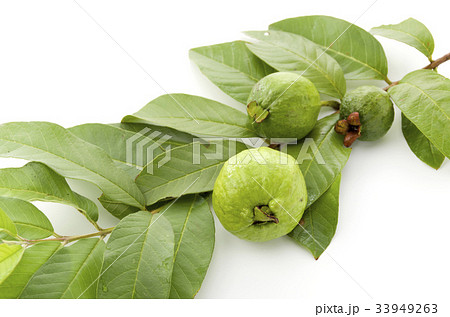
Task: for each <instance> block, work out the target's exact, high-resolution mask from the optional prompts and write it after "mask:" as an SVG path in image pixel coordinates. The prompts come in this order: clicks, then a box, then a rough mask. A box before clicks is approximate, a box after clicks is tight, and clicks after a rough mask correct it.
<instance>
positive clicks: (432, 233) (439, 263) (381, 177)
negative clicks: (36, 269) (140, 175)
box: [0, 0, 450, 316]
mask: <svg viewBox="0 0 450 317" xmlns="http://www.w3.org/2000/svg"><path fill="white" fill-rule="evenodd" d="M78 3H79V5H80V6H81V7H82V8H83V9H82V8H81V7H80V6H79V5H77V3H76V2H74V1H70V0H55V1H0V105H1V116H0V123H4V122H9V121H36V120H42V121H52V122H56V123H59V124H61V125H63V126H65V127H70V126H72V125H76V124H81V123H86V122H102V123H111V122H118V121H120V119H121V118H122V117H123V116H124V115H127V114H131V113H133V112H135V111H137V110H138V109H140V108H141V107H142V106H144V105H145V104H146V103H147V102H148V101H150V100H151V99H153V98H155V97H157V96H159V95H161V94H164V93H166V92H169V93H173V92H184V93H190V94H196V95H201V96H205V97H208V98H211V99H215V100H218V101H221V102H224V103H226V104H229V105H232V106H236V107H238V108H240V109H243V107H242V106H241V105H239V104H238V103H237V102H236V101H234V100H233V99H231V98H230V97H228V96H227V95H225V94H224V93H223V92H221V91H220V90H219V89H218V88H216V87H215V86H214V85H213V84H212V83H210V82H209V81H208V80H207V79H206V78H205V77H203V76H202V75H201V73H200V72H199V70H198V69H197V68H196V66H195V65H193V64H192V63H191V62H190V61H189V58H188V50H189V49H190V48H193V47H197V46H202V45H210V44H216V43H221V42H226V41H232V40H236V39H244V37H243V35H242V34H241V33H240V32H241V31H246V30H263V29H266V27H267V25H268V24H270V23H272V22H275V21H278V20H281V19H284V18H288V17H293V16H300V15H309V14H324V15H332V16H336V17H339V18H343V19H346V20H348V21H350V22H354V21H355V20H357V19H358V18H359V20H358V21H357V23H356V24H357V25H359V26H361V27H363V28H365V29H366V30H369V29H370V28H371V27H373V26H377V25H380V24H389V23H398V22H400V21H402V20H404V19H406V18H408V17H415V18H417V19H419V20H420V21H421V22H423V23H424V24H425V25H426V26H427V27H428V28H429V29H430V31H431V32H432V33H433V35H434V38H435V42H436V49H435V54H434V57H435V58H438V57H440V56H442V55H444V54H445V53H448V52H449V51H450V41H449V31H448V30H449V29H450V20H449V18H448V12H449V11H448V2H447V1H393V0H390V1H388V0H379V1H377V2H376V3H375V4H373V6H372V7H371V8H370V9H369V10H368V11H367V12H366V13H365V14H364V15H363V16H361V14H363V12H364V11H366V10H367V9H368V8H369V6H370V5H371V4H372V3H373V0H369V1H367V0H364V1H320V0H314V1H281V0H277V1H261V0H258V1H242V0H239V1H235V0H228V1H220V2H219V1H193V0H191V1H124V0H123V1H111V0H108V1H107V0H105V1H97V0H95V1H87V0H80V1H79V2H78ZM446 7H447V8H446ZM89 15H90V16H91V17H92V18H91V17H90V16H89ZM93 19H94V20H95V21H96V22H94V21H93ZM97 23H98V24H97ZM102 28H103V29H104V30H102ZM105 31H106V32H105ZM108 34H109V35H108ZM380 41H381V42H382V44H383V45H384V48H385V51H386V55H387V57H388V60H389V78H391V80H398V79H400V78H401V77H402V76H403V75H404V74H406V73H407V72H409V71H412V70H414V69H417V68H420V67H423V66H425V65H426V64H427V59H426V58H425V57H424V56H423V55H421V53H419V52H417V51H416V50H415V49H413V48H411V47H409V46H406V45H404V44H399V43H396V42H394V41H392V40H387V39H383V38H380ZM440 72H441V73H442V74H444V75H447V76H450V62H449V63H448V64H445V65H443V66H442V67H440ZM156 82H157V83H156ZM359 84H361V82H353V83H351V84H350V88H351V87H355V86H357V85H359ZM375 84H376V85H379V86H380V87H383V86H385V84H383V83H381V82H375ZM161 87H162V88H161ZM22 164H23V162H21V161H18V160H6V159H2V160H0V167H9V166H21V165H22ZM71 184H73V186H74V188H75V189H76V190H78V191H80V193H82V194H85V195H88V196H89V197H91V198H94V199H95V198H96V197H97V196H98V195H99V191H98V190H97V189H95V188H94V187H93V186H92V185H87V184H84V183H81V182H71ZM449 196H450V164H449V163H448V161H447V162H445V163H444V165H443V166H442V168H441V169H440V170H439V171H435V170H433V169H432V168H430V167H428V166H426V165H425V164H423V163H422V162H421V161H420V160H418V159H417V158H416V157H415V156H414V155H413V154H412V152H411V151H410V150H409V148H408V146H407V144H406V142H405V140H404V139H403V137H402V133H401V127H400V116H399V113H398V112H397V116H396V119H395V122H394V125H393V127H392V129H391V130H390V132H389V134H388V135H387V136H386V137H384V138H383V139H381V140H379V141H377V142H370V143H369V142H356V143H355V144H354V149H353V152H352V155H351V157H350V160H349V162H348V164H347V166H346V167H345V169H344V171H343V175H342V185H341V197H340V204H341V206H340V216H339V225H338V230H337V233H336V236H335V238H334V240H333V242H332V243H331V245H330V247H329V248H328V252H327V253H326V254H324V255H323V256H322V257H321V258H320V259H319V260H318V261H315V260H314V259H313V257H312V256H311V255H310V254H309V253H308V251H306V250H305V249H302V248H301V247H300V246H298V245H296V244H295V243H294V242H293V241H291V240H290V239H289V238H280V239H276V240H273V241H270V242H265V243H252V242H247V241H243V240H239V239H237V238H235V237H234V236H232V235H231V234H229V233H228V232H226V231H225V230H224V229H223V228H222V226H221V225H220V223H219V222H218V221H217V222H216V229H217V234H216V247H215V252H214V256H213V259H212V262H211V266H210V269H209V271H208V274H207V276H206V278H205V281H204V283H203V286H202V289H201V290H200V292H199V293H198V296H197V298H216V299H217V298H234V299H238V298H291V299H296V301H292V302H291V301H288V302H285V301H282V302H273V304H270V303H271V302H260V301H257V302H254V301H250V302H245V303H244V302H238V303H235V302H234V303H235V304H236V305H237V306H236V305H231V306H230V305H224V304H214V305H212V304H211V302H209V304H208V305H209V306H214V307H216V306H215V305H218V306H217V308H216V309H218V310H219V312H224V311H227V312H229V313H239V312H246V313H251V312H256V310H257V311H258V312H259V311H261V312H266V313H268V312H270V313H275V312H280V311H285V313H287V311H290V310H292V309H295V311H290V313H294V314H295V312H297V313H300V312H306V315H307V316H309V315H313V312H314V305H316V304H317V305H320V304H338V303H341V304H348V303H353V304H361V305H369V306H368V307H373V306H370V305H373V304H374V303H384V302H388V303H434V302H437V303H439V304H440V305H441V306H440V309H441V311H443V310H445V309H448V307H445V300H448V298H449V297H450V291H449V285H450V275H449V268H450V256H449V224H450V208H449ZM38 205H39V207H41V208H42V209H44V210H45V212H46V213H47V215H48V216H49V218H50V219H51V220H52V222H53V223H54V225H55V229H56V230H57V232H58V233H60V234H79V233H88V232H91V230H92V229H91V226H90V225H89V224H88V223H87V221H84V220H83V219H82V217H81V216H80V215H79V214H77V213H76V212H75V211H74V210H72V209H71V208H69V207H65V206H60V205H50V204H38ZM115 223H116V220H115V219H114V218H113V217H111V216H109V215H108V214H107V213H106V212H103V213H102V214H101V217H100V224H101V225H102V226H105V227H107V226H110V225H114V224H115ZM182 303H183V302H179V303H178V305H183V306H186V307H193V305H191V304H187V303H186V302H184V304H182ZM10 304H12V303H10ZM55 304H56V303H55ZM64 305H66V304H64ZM109 305H111V304H109ZM152 305H153V304H152ZM161 305H163V306H164V307H167V306H170V307H171V310H172V311H173V309H176V308H177V307H179V306H177V305H175V306H174V305H173V302H170V304H168V303H167V302H161V303H160V304H159V305H158V307H160V308H161V307H162V306H161ZM90 306H92V305H90ZM141 306H142V304H139V306H137V307H141ZM26 307H29V306H23V307H21V308H26ZM56 307H57V308H56V309H58V307H59V308H60V309H63V308H64V307H65V306H61V304H59V305H58V306H56ZM80 307H81V306H80ZM83 307H84V308H86V306H83ZM286 307H289V309H286ZM86 309H87V308H86ZM197 309H198V308H197ZM115 311H116V312H118V311H120V310H119V309H118V308H116V310H115ZM199 312H203V310H199ZM33 313H35V312H33ZM447 316H448V315H447Z"/></svg>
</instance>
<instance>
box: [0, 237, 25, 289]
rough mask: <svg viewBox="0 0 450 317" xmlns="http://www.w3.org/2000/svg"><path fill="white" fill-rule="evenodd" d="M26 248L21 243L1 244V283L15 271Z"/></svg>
mask: <svg viewBox="0 0 450 317" xmlns="http://www.w3.org/2000/svg"><path fill="white" fill-rule="evenodd" d="M24 250H25V249H24V248H22V247H21V246H20V245H8V244H5V243H2V244H0V284H1V283H3V281H4V280H5V279H6V278H7V277H8V276H9V275H10V274H11V273H12V271H14V268H15V267H16V265H17V264H18V263H19V261H20V259H21V258H22V255H23V252H24Z"/></svg>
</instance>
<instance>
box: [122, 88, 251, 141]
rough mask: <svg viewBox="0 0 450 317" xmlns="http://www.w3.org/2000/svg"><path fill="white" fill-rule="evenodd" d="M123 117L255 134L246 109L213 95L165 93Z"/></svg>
mask: <svg viewBox="0 0 450 317" xmlns="http://www.w3.org/2000/svg"><path fill="white" fill-rule="evenodd" d="M122 121H123V122H128V123H148V124H154V125H161V126H168V127H170V128H174V129H177V130H180V131H183V132H187V133H191V134H194V135H207V136H223V137H236V138H246V137H256V133H255V131H254V130H253V129H252V128H251V126H250V124H249V123H248V122H247V115H246V114H245V113H243V112H241V111H239V110H236V109H234V108H231V107H229V106H226V105H224V104H222V103H220V102H217V101H214V100H211V99H206V98H203V97H198V96H193V95H186V94H170V95H162V96H160V97H158V98H156V99H155V100H153V101H150V102H149V103H148V104H147V105H146V106H145V107H144V108H142V109H141V110H139V111H138V112H136V113H135V114H134V115H131V116H126V117H125V118H123V120H122Z"/></svg>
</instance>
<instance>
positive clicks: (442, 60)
mask: <svg viewBox="0 0 450 317" xmlns="http://www.w3.org/2000/svg"><path fill="white" fill-rule="evenodd" d="M448 60H450V53H447V54H445V55H444V56H442V57H440V58H438V59H436V60H434V61H432V62H431V63H430V64H428V65H427V66H425V67H423V68H422V69H436V68H437V67H438V66H439V65H441V64H443V63H445V62H446V61H448ZM399 83H400V81H399V80H397V81H394V82H392V84H390V85H389V86H387V87H384V88H383V90H384V91H388V90H389V89H390V88H391V87H394V86H397V85H398V84H399Z"/></svg>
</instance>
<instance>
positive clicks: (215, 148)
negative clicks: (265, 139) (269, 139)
mask: <svg viewBox="0 0 450 317" xmlns="http://www.w3.org/2000/svg"><path fill="white" fill-rule="evenodd" d="M246 148H247V147H246V146H245V145H244V144H242V143H240V142H233V141H232V140H230V141H229V140H217V141H211V142H210V143H208V144H202V143H199V142H196V143H191V144H186V145H184V146H180V147H177V148H174V149H173V150H171V151H168V152H167V153H166V154H162V155H160V156H157V157H156V158H155V160H154V161H153V162H151V163H150V164H149V165H148V166H147V167H146V168H145V169H144V170H143V171H142V172H141V174H140V175H139V176H138V178H137V179H136V183H137V184H138V186H139V188H140V189H141V191H142V193H143V194H144V196H145V198H146V199H147V202H148V203H149V204H153V203H155V202H157V201H158V200H160V199H162V198H168V197H178V196H181V195H185V194H192V193H201V192H206V191H210V190H212V189H213V187H214V182H215V180H216V178H217V176H218V174H219V172H220V170H221V168H222V165H223V164H224V162H225V161H226V160H228V158H230V157H231V156H233V155H235V154H236V153H239V152H241V151H242V150H245V149H246ZM167 158H170V159H169V160H168V161H167V162H165V161H166V160H167ZM164 162H165V163H164ZM162 163H164V164H162Z"/></svg>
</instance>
